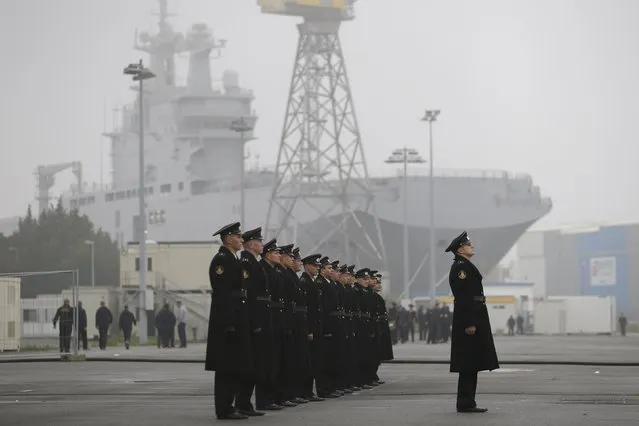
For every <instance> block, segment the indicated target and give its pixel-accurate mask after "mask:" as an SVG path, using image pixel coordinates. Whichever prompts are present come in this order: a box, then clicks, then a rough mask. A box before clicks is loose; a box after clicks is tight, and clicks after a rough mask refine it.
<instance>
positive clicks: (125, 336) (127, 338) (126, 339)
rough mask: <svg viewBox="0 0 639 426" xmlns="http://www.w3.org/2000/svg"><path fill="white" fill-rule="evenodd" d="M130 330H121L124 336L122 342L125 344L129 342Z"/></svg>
mask: <svg viewBox="0 0 639 426" xmlns="http://www.w3.org/2000/svg"><path fill="white" fill-rule="evenodd" d="M131 330H132V329H130V328H123V329H122V334H123V335H124V341H125V342H130V341H131Z"/></svg>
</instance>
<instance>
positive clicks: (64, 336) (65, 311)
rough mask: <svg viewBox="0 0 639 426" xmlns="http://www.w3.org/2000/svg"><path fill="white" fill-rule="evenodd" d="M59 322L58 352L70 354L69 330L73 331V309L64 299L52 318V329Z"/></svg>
mask: <svg viewBox="0 0 639 426" xmlns="http://www.w3.org/2000/svg"><path fill="white" fill-rule="evenodd" d="M58 321H60V352H61V353H69V352H71V330H73V308H72V307H71V306H70V305H69V299H64V301H63V302H62V306H60V307H59V308H58V310H57V311H56V313H55V316H54V317H53V328H55V326H56V324H57V323H58Z"/></svg>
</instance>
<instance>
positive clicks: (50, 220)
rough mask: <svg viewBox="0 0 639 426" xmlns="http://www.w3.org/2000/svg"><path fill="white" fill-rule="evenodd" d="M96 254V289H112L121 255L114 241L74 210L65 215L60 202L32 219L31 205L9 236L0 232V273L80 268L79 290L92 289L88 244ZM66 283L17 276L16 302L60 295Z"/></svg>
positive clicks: (61, 278)
mask: <svg viewBox="0 0 639 426" xmlns="http://www.w3.org/2000/svg"><path fill="white" fill-rule="evenodd" d="M86 241H93V244H94V246H93V247H94V250H95V285H96V287H98V286H100V287H102V286H105V287H112V286H117V285H118V282H119V279H120V254H119V250H118V247H117V244H116V242H115V241H113V240H112V239H111V237H110V236H109V234H108V233H106V232H104V231H102V229H97V230H96V229H95V226H94V225H93V223H92V222H91V221H90V220H89V218H88V217H87V216H86V215H80V214H79V212H78V210H71V211H66V210H65V209H64V207H63V206H62V202H61V201H58V203H57V205H56V206H55V207H52V208H50V209H48V210H45V211H43V212H42V213H41V214H40V216H39V217H37V218H36V217H34V215H33V213H32V211H31V206H29V208H28V209H27V213H26V215H25V216H24V217H22V218H20V221H19V223H18V229H17V230H16V231H15V232H14V233H13V234H11V235H8V236H5V235H3V234H0V273H13V272H44V271H58V270H72V269H78V270H79V274H80V275H79V280H80V285H81V286H90V285H91V246H90V245H89V244H87V243H86ZM70 285H71V281H70V277H69V275H67V274H64V275H36V276H29V277H23V278H22V285H21V298H35V297H36V296H37V295H39V294H60V292H61V291H62V290H63V289H67V288H69V287H70Z"/></svg>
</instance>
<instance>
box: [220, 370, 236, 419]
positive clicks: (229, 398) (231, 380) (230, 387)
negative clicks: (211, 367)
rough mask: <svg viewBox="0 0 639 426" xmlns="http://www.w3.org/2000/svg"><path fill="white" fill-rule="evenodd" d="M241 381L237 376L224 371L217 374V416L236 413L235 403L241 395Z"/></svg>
mask: <svg viewBox="0 0 639 426" xmlns="http://www.w3.org/2000/svg"><path fill="white" fill-rule="evenodd" d="M239 388H240V380H239V379H238V378H237V375H236V374H233V373H226V372H223V371H216V372H215V385H214V392H215V396H214V398H215V414H216V415H218V416H227V415H229V414H231V413H233V412H235V408H233V402H234V401H235V397H236V396H237V394H238V393H239Z"/></svg>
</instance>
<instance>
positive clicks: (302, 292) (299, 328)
mask: <svg viewBox="0 0 639 426" xmlns="http://www.w3.org/2000/svg"><path fill="white" fill-rule="evenodd" d="M289 274H290V277H291V281H292V282H293V283H294V284H295V293H294V301H295V314H294V333H295V351H296V359H295V367H296V369H297V374H299V377H300V378H302V379H307V378H308V377H312V373H311V353H310V350H311V348H310V341H309V338H308V335H309V333H310V331H309V329H308V294H307V292H306V287H307V283H306V280H304V281H302V280H301V278H299V277H298V276H297V274H296V273H295V272H293V271H289ZM304 275H306V276H307V277H308V275H307V274H306V272H304V273H302V277H304ZM309 279H310V277H309Z"/></svg>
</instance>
